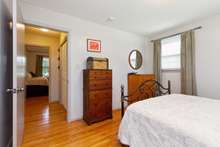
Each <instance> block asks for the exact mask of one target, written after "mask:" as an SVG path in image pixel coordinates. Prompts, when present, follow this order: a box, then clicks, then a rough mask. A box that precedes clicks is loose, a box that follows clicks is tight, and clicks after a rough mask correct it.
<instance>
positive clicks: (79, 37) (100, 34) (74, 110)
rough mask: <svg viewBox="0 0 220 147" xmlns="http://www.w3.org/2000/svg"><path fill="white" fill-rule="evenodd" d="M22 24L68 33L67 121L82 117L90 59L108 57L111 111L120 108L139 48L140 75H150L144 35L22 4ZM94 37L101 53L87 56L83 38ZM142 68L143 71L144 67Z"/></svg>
mask: <svg viewBox="0 0 220 147" xmlns="http://www.w3.org/2000/svg"><path fill="white" fill-rule="evenodd" d="M23 15H24V20H25V22H29V23H35V24H38V25H43V26H47V27H52V28H57V29H61V30H64V31H68V32H69V36H68V37H69V38H68V41H69V44H68V47H69V50H68V59H69V63H68V67H69V68H68V70H69V73H68V78H69V82H68V84H69V86H68V88H69V89H68V99H69V101H68V112H69V114H68V120H75V119H81V118H82V114H83V69H85V68H86V59H87V57H89V56H95V57H107V58H109V61H110V69H112V70H113V109H117V108H120V85H121V84H124V85H127V73H128V72H131V71H132V70H131V68H130V67H129V64H128V55H129V52H130V51H131V50H133V49H137V48H138V49H140V51H141V52H142V54H143V57H144V65H145V66H142V68H141V69H140V70H139V71H138V72H139V73H148V72H152V70H151V69H152V68H151V67H152V64H151V63H149V65H150V66H148V61H149V62H151V60H150V58H151V57H150V54H148V50H145V47H146V46H147V42H145V38H144V36H139V35H136V34H132V33H128V32H124V31H120V30H116V29H113V28H109V27H106V26H102V25H99V24H95V23H92V22H89V21H85V20H81V19H79V18H76V17H72V16H68V15H64V14H61V13H56V12H53V11H50V10H46V9H42V8H36V7H34V6H30V5H27V4H24V5H23ZM87 38H94V39H100V40H101V41H102V52H101V53H89V52H87V50H86V39H87ZM144 67H145V68H144Z"/></svg>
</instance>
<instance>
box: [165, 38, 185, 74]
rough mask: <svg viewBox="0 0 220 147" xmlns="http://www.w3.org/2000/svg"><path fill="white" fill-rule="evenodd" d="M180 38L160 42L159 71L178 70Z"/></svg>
mask: <svg viewBox="0 0 220 147" xmlns="http://www.w3.org/2000/svg"><path fill="white" fill-rule="evenodd" d="M180 49H181V36H180V35H177V36H174V37H170V38H167V39H163V40H162V41H161V69H162V70H180V68H181V67H180Z"/></svg>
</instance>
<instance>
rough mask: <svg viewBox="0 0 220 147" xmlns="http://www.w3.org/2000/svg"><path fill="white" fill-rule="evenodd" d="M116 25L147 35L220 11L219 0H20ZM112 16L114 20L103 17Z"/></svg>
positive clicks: (118, 27)
mask: <svg viewBox="0 0 220 147" xmlns="http://www.w3.org/2000/svg"><path fill="white" fill-rule="evenodd" d="M23 1H24V2H27V3H29V4H32V5H34V6H39V7H42V8H47V9H51V10H53V11H56V12H61V13H65V14H68V15H72V16H76V17H79V18H82V19H85V20H89V21H93V22H95V23H98V24H103V25H107V26H110V27H114V28H117V29H121V30H125V31H129V32H134V33H138V34H145V35H150V34H153V33H157V32H161V31H164V30H166V29H169V28H171V27H176V26H180V25H183V24H187V23H190V22H191V21H195V20H198V19H202V18H206V17H209V16H212V15H216V14H219V13H220V0H62V1H61V0H23ZM109 17H114V18H115V20H114V21H107V19H108V18H109Z"/></svg>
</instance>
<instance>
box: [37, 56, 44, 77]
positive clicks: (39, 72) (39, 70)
mask: <svg viewBox="0 0 220 147" xmlns="http://www.w3.org/2000/svg"><path fill="white" fill-rule="evenodd" d="M42 62H43V56H39V55H37V58H36V74H37V75H38V76H42Z"/></svg>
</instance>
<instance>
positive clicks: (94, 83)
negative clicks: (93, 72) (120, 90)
mask: <svg viewBox="0 0 220 147" xmlns="http://www.w3.org/2000/svg"><path fill="white" fill-rule="evenodd" d="M100 89H112V81H111V80H90V81H89V90H100Z"/></svg>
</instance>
